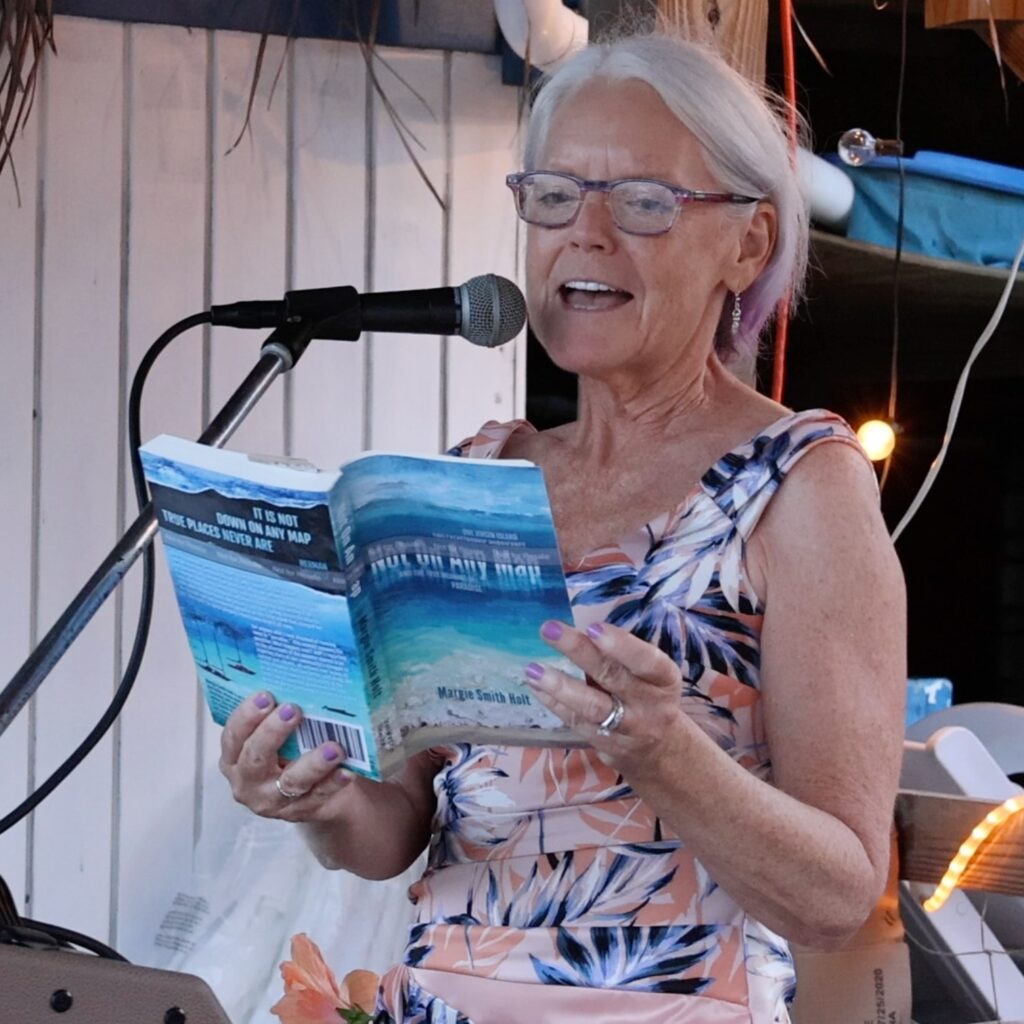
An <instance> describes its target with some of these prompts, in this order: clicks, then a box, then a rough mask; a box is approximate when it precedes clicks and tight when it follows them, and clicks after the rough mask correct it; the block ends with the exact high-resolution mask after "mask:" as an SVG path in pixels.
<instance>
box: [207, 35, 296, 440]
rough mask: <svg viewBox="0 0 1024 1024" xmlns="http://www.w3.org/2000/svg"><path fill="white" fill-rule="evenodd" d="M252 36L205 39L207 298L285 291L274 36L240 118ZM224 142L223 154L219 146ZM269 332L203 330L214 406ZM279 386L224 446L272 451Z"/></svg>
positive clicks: (283, 110)
mask: <svg viewBox="0 0 1024 1024" xmlns="http://www.w3.org/2000/svg"><path fill="white" fill-rule="evenodd" d="M258 45H259V38H258V37H256V36H253V35H251V34H250V35H247V34H243V33H240V32H218V33H216V35H215V37H214V89H215V95H214V99H213V102H214V111H213V116H214V121H213V231H212V239H211V245H212V253H211V258H212V278H211V280H212V284H211V290H212V296H211V299H212V301H213V302H214V303H225V302H235V301H238V300H242V299H264V298H268V299H273V298H280V297H281V296H282V295H283V294H284V290H285V246H286V237H285V235H286V233H285V219H286V199H287V187H288V181H287V177H288V158H287V124H286V118H287V109H288V96H287V90H288V85H287V79H286V76H284V75H282V76H281V78H280V80H279V81H278V83H277V87H276V91H275V92H274V96H273V102H272V103H271V88H272V86H273V82H274V76H275V74H276V72H277V68H278V64H279V62H280V59H281V54H282V49H283V46H284V41H283V40H282V39H279V38H277V37H272V38H271V39H270V41H269V42H268V44H267V52H266V55H265V57H264V63H263V73H262V74H261V76H260V81H259V88H258V90H257V93H256V98H255V100H254V102H253V105H252V117H251V121H250V128H249V130H247V131H246V133H245V134H244V136H243V138H242V140H241V141H240V142H239V143H238V145H237V146H236V147H235V148H234V149H232V146H234V143H235V140H236V139H237V138H238V135H239V132H240V131H241V130H242V126H243V124H244V123H245V110H246V104H247V102H248V98H249V88H250V83H251V81H252V75H253V69H254V67H255V63H256V52H257V49H258ZM229 150H230V152H229ZM267 333H269V332H265V331H236V330H232V329H231V328H226V327H217V328H214V329H213V331H212V332H211V351H210V399H211V410H210V411H211V414H213V413H216V412H217V411H218V410H219V409H220V407H221V406H222V405H223V404H224V402H225V401H226V400H227V398H228V397H229V396H230V395H231V394H232V392H233V391H234V390H235V388H236V387H237V386H238V385H239V384H240V383H241V382H242V379H243V377H244V376H245V375H246V373H248V371H249V370H250V369H251V368H252V367H253V365H255V362H256V360H257V359H258V357H259V343H260V342H261V341H262V339H263V338H264V337H265V336H266V334H267ZM283 415H284V414H283V388H282V385H281V381H280V380H278V381H276V382H275V383H274V385H273V387H272V389H271V391H270V392H269V393H268V394H267V395H266V396H265V397H264V398H263V400H262V401H261V402H260V404H259V405H258V406H257V407H256V409H255V410H254V411H253V413H252V414H251V415H250V416H249V418H248V419H247V420H246V421H245V423H244V424H243V425H242V426H241V428H240V429H239V431H238V433H237V434H236V435H235V437H234V438H233V439H232V440H231V442H229V447H232V448H239V449H244V450H246V451H258V452H266V453H275V452H280V451H281V445H282V439H283V427H284V419H283Z"/></svg>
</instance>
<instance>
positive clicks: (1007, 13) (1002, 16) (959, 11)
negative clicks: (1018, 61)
mask: <svg viewBox="0 0 1024 1024" xmlns="http://www.w3.org/2000/svg"><path fill="white" fill-rule="evenodd" d="M990 17H991V18H992V19H993V20H994V21H997V22H999V21H1024V0H925V5H924V27H925V28H944V27H946V26H949V25H963V24H964V23H965V22H975V21H982V22H985V24H986V25H987V24H988V21H989V18H990Z"/></svg>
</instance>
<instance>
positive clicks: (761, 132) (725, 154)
mask: <svg viewBox="0 0 1024 1024" xmlns="http://www.w3.org/2000/svg"><path fill="white" fill-rule="evenodd" d="M596 78H605V79H612V80H619V81H624V80H635V81H640V82H644V83H646V84H647V85H649V86H651V88H653V89H654V90H655V91H656V92H657V93H658V95H659V96H660V97H661V99H662V100H663V102H664V103H665V105H666V106H667V107H668V108H669V110H670V111H672V113H673V114H675V116H676V117H677V118H678V119H679V120H680V122H682V124H683V125H684V126H685V127H686V128H688V129H689V130H690V131H691V132H692V133H693V134H694V135H695V136H696V138H697V141H698V142H699V143H700V145H701V147H702V149H703V150H704V155H705V159H706V160H707V164H708V169H709V170H710V171H711V172H712V173H713V174H715V175H716V176H717V177H718V178H719V179H720V181H721V183H722V185H723V186H724V187H725V189H726V190H727V191H729V192H737V193H740V194H743V195H756V196H764V197H765V198H766V199H767V200H768V201H769V202H771V204H772V205H773V206H774V207H775V210H776V214H777V217H778V234H777V237H776V240H775V248H774V250H773V252H772V255H771V258H770V259H769V261H768V263H767V264H766V265H765V267H764V269H763V270H762V271H761V273H760V275H759V276H758V277H757V280H755V281H754V282H753V284H751V285H750V287H749V288H748V289H747V290H746V292H745V293H744V295H743V303H742V305H743V310H742V313H743V315H742V320H741V322H740V326H739V330H738V331H737V332H736V334H735V335H734V334H733V333H732V331H731V324H730V318H729V316H728V313H730V312H731V309H728V308H724V309H723V312H722V318H721V319H720V321H719V326H718V331H717V333H716V335H715V348H716V351H718V352H719V354H721V355H723V356H730V355H733V354H740V353H743V354H748V353H751V352H756V350H757V346H758V341H759V339H760V336H761V333H762V331H763V330H764V328H765V326H766V325H767V323H768V322H769V321H770V319H771V317H772V314H773V313H774V312H775V309H776V307H777V306H778V305H779V303H780V302H781V301H783V299H784V298H785V296H786V295H787V292H788V294H789V295H790V297H791V300H792V301H793V302H794V303H795V302H796V300H797V299H798V298H799V296H800V295H801V293H802V291H803V281H804V274H805V273H806V269H807V241H808V223H807V211H806V207H805V205H804V201H803V197H802V196H801V193H800V190H799V185H798V180H797V175H796V172H795V170H794V169H793V166H792V163H791V161H790V155H789V145H788V140H787V131H786V127H785V121H784V117H783V115H782V112H781V101H780V100H778V99H777V98H776V97H774V96H772V94H770V93H769V92H767V90H763V91H759V90H758V89H757V87H755V86H754V85H753V84H752V83H751V82H749V81H748V80H747V79H746V78H744V77H743V76H742V75H741V74H740V73H739V72H737V71H735V70H733V69H732V68H731V67H730V66H729V65H728V64H727V63H726V62H725V61H724V60H723V59H722V57H721V56H719V54H718V53H716V52H715V51H714V50H713V49H711V48H710V47H708V46H705V45H703V44H701V43H695V42H691V41H688V40H684V39H680V38H676V37H673V36H671V35H669V34H667V33H665V32H658V33H652V34H642V35H629V36H625V37H623V38H618V39H612V40H610V41H605V42H599V43H592V44H591V45H590V46H588V47H587V48H586V49H584V50H581V51H580V52H579V53H578V54H576V55H575V56H574V57H572V58H571V59H570V60H569V61H567V62H566V63H565V64H563V65H562V67H561V68H559V69H558V71H556V72H555V73H554V74H553V75H552V76H551V77H550V78H548V79H546V80H545V81H544V82H543V83H542V84H541V87H540V90H539V92H538V94H537V97H536V100H535V102H534V105H533V110H532V112H531V114H530V122H529V127H528V128H527V133H526V142H525V152H524V162H525V167H526V169H527V170H535V169H536V168H537V163H536V161H537V159H538V157H539V155H540V152H541V150H542V149H543V148H544V144H545V141H546V139H547V135H548V131H549V129H550V126H551V121H552V118H553V117H554V114H555V112H556V111H557V110H558V108H559V107H560V106H561V105H562V103H564V102H565V100H567V99H568V98H569V97H571V96H572V95H573V94H575V93H576V92H577V91H578V90H579V89H580V88H582V87H583V86H584V85H586V84H587V83H588V82H590V81H592V80H594V79H596ZM743 209H746V208H743ZM724 306H725V307H730V303H728V302H726V303H725V304H724Z"/></svg>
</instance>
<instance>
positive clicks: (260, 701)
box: [252, 693, 271, 711]
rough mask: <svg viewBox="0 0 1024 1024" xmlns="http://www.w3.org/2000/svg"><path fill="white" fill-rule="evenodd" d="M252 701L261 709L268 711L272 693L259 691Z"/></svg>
mask: <svg viewBox="0 0 1024 1024" xmlns="http://www.w3.org/2000/svg"><path fill="white" fill-rule="evenodd" d="M252 702H253V703H254V704H255V705H256V707H258V708H259V709H260V711H266V710H267V708H269V707H270V704H271V700H270V694H267V693H257V694H256V696H255V697H253V699H252Z"/></svg>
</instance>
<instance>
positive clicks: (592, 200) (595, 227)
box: [569, 192, 618, 252]
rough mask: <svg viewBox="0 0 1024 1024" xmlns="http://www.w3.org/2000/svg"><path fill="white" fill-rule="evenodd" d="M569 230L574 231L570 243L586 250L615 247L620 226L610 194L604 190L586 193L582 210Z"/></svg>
mask: <svg viewBox="0 0 1024 1024" xmlns="http://www.w3.org/2000/svg"><path fill="white" fill-rule="evenodd" d="M569 230H570V231H571V232H572V235H571V237H570V240H569V241H570V244H571V245H573V246H574V247H575V248H578V249H582V250H583V251H584V252H589V251H592V250H595V249H597V250H604V251H610V250H612V249H614V248H615V244H616V239H617V234H616V233H617V231H618V228H617V227H616V225H615V219H614V218H613V217H612V210H611V206H610V205H609V203H608V196H607V195H605V194H604V193H603V192H587V193H585V194H584V196H583V202H582V203H581V204H580V212H579V213H578V214H577V215H576V220H575V222H574V223H573V224H572V227H571V228H570V229H569Z"/></svg>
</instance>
